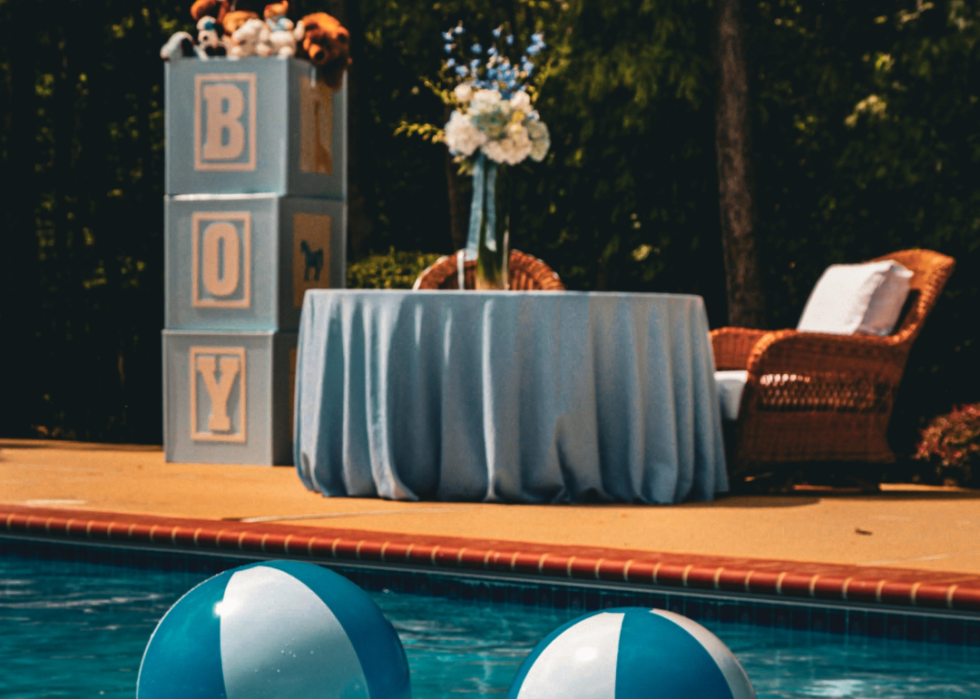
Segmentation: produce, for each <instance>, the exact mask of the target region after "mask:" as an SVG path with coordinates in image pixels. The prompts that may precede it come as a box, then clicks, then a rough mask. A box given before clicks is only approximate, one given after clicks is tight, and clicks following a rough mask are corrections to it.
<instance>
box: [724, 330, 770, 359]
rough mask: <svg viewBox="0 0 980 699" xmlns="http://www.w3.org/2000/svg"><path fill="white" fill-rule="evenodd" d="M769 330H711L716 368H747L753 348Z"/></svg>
mask: <svg viewBox="0 0 980 699" xmlns="http://www.w3.org/2000/svg"><path fill="white" fill-rule="evenodd" d="M766 334H768V332H767V331H766V330H750V329H749V328H718V329H717V330H712V331H711V351H712V352H713V353H714V355H715V368H716V369H745V368H746V367H747V366H748V364H749V356H750V355H751V354H752V348H753V347H755V345H756V343H757V342H758V341H759V340H761V339H762V338H763V337H764V336H765V335H766Z"/></svg>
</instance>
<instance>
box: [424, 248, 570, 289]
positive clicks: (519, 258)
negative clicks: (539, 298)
mask: <svg viewBox="0 0 980 699" xmlns="http://www.w3.org/2000/svg"><path fill="white" fill-rule="evenodd" d="M463 274H464V276H465V283H466V288H467V289H473V288H475V286H476V260H468V261H466V262H465V263H464V265H463ZM415 288H416V289H458V288H459V281H458V274H457V267H456V257H455V256H454V255H453V256H447V257H440V258H439V259H438V260H436V261H435V263H433V264H432V266H431V267H428V268H426V269H425V270H424V271H423V272H422V274H420V275H419V278H418V280H417V281H416V282H415ZM510 289H511V290H512V291H564V290H565V285H564V284H562V283H561V279H559V278H558V275H557V274H556V273H555V272H554V270H552V269H551V267H549V266H548V265H546V264H545V263H544V262H542V261H541V260H539V259H538V258H536V257H533V256H531V255H528V254H526V253H523V252H520V251H519V250H511V251H510Z"/></svg>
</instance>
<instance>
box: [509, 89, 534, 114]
mask: <svg viewBox="0 0 980 699" xmlns="http://www.w3.org/2000/svg"><path fill="white" fill-rule="evenodd" d="M510 106H511V109H514V110H515V111H519V112H524V113H525V114H527V113H528V112H530V111H531V97H530V96H529V95H528V94H527V93H526V92H523V91H519V92H515V93H514V95H513V97H511V98H510Z"/></svg>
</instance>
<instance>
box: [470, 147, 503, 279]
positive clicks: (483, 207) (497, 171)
mask: <svg viewBox="0 0 980 699" xmlns="http://www.w3.org/2000/svg"><path fill="white" fill-rule="evenodd" d="M478 160H479V162H478V163H477V167H476V171H475V172H474V177H473V203H472V206H473V208H474V210H473V211H471V212H470V225H471V226H473V225H476V226H477V227H478V230H479V236H478V238H477V250H476V283H475V286H476V289H477V290H478V291H500V290H506V289H508V288H509V285H510V230H509V229H510V225H509V224H510V215H509V208H510V207H509V206H508V204H509V201H510V199H509V189H508V188H507V182H506V180H507V178H506V177H505V176H504V175H503V168H501V167H500V166H499V165H498V164H497V163H495V162H493V161H492V160H489V159H487V158H486V157H485V156H483V155H482V154H481V155H480V157H479V159H478ZM478 188H479V191H478Z"/></svg>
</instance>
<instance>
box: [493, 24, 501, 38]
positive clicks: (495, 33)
mask: <svg viewBox="0 0 980 699" xmlns="http://www.w3.org/2000/svg"><path fill="white" fill-rule="evenodd" d="M503 28H504V27H503V25H501V26H499V27H497V28H496V29H494V30H493V35H494V37H496V38H497V39H499V38H500V32H501V31H503Z"/></svg>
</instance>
